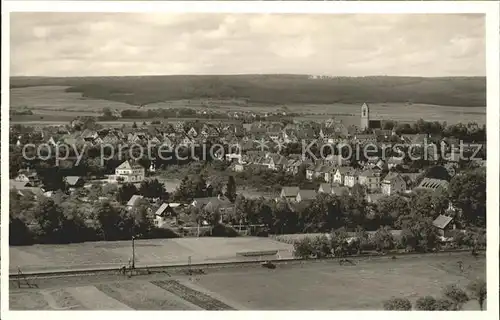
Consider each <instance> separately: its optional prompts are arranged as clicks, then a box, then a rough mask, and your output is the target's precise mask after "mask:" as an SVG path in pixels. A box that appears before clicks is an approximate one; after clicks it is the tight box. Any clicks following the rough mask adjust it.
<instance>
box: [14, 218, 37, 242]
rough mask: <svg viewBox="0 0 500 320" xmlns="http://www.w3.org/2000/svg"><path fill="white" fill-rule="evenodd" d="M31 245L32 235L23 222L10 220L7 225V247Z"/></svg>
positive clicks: (16, 219)
mask: <svg viewBox="0 0 500 320" xmlns="http://www.w3.org/2000/svg"><path fill="white" fill-rule="evenodd" d="M31 244H33V234H32V233H31V231H30V229H29V228H28V226H26V224H25V223H24V221H23V220H21V219H19V218H11V219H10V224H9V245H11V246H21V245H31Z"/></svg>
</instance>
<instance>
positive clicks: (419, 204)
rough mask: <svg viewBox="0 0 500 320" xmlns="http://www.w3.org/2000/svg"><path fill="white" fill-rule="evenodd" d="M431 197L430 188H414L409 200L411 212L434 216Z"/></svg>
mask: <svg viewBox="0 0 500 320" xmlns="http://www.w3.org/2000/svg"><path fill="white" fill-rule="evenodd" d="M432 197H433V192H432V191H430V190H416V191H415V192H414V193H413V194H412V197H411V200H410V209H411V214H412V215H420V216H424V217H431V218H432V217H434V216H436V213H435V211H434V206H433V201H432Z"/></svg>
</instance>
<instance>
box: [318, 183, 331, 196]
mask: <svg viewBox="0 0 500 320" xmlns="http://www.w3.org/2000/svg"><path fill="white" fill-rule="evenodd" d="M318 193H327V194H331V193H332V186H331V185H330V184H329V183H321V184H320V185H319V187H318Z"/></svg>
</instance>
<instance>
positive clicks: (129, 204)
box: [127, 194, 144, 210]
mask: <svg viewBox="0 0 500 320" xmlns="http://www.w3.org/2000/svg"><path fill="white" fill-rule="evenodd" d="M142 199H144V197H143V196H141V195H137V194H134V195H133V196H132V197H131V198H130V199H129V200H128V202H127V208H128V209H129V210H130V209H132V208H134V207H135V206H137V205H138V204H139V202H140V201H141V200H142Z"/></svg>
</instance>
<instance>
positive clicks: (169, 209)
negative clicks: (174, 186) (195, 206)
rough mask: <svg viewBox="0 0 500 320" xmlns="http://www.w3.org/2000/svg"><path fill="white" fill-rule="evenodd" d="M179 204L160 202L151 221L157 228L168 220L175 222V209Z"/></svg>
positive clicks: (166, 223)
mask: <svg viewBox="0 0 500 320" xmlns="http://www.w3.org/2000/svg"><path fill="white" fill-rule="evenodd" d="M180 206H181V204H180V203H162V204H161V206H160V207H159V208H158V210H156V212H155V213H154V219H153V223H154V225H155V226H156V227H157V228H163V227H165V226H168V225H169V220H173V222H174V223H177V216H178V213H177V211H176V210H177V209H178V208H179V207H180Z"/></svg>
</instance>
